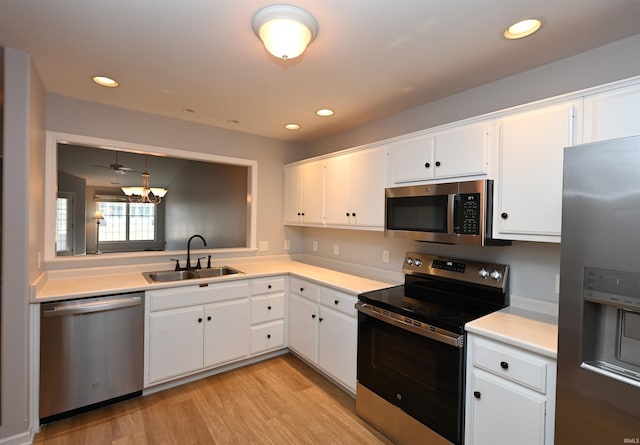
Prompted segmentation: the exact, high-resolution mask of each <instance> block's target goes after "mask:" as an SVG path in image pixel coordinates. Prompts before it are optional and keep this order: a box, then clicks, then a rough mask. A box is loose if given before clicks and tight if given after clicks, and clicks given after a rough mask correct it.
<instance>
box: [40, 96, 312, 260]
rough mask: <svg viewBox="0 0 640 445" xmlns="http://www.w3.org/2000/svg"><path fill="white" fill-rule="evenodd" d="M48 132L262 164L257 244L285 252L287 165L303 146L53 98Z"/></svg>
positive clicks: (295, 242) (297, 246) (297, 247)
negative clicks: (285, 182) (284, 220)
mask: <svg viewBox="0 0 640 445" xmlns="http://www.w3.org/2000/svg"><path fill="white" fill-rule="evenodd" d="M47 130H51V131H57V132H64V133H72V134H78V135H85V136H91V137H97V138H105V139H112V140H118V141H125V142H133V143H139V144H145V145H151V146H159V147H166V148H172V149H177V150H186V151H193V152H201V153H208V154H216V155H222V156H231V157H235V158H243V159H252V160H256V161H258V224H257V225H258V227H257V240H258V241H268V242H269V251H268V252H260V253H259V254H261V255H264V254H266V255H272V254H282V253H284V229H283V227H282V203H283V193H284V192H283V180H284V178H283V176H284V173H283V166H284V164H286V163H288V162H292V161H295V160H298V159H301V158H302V157H304V156H303V153H304V149H305V147H304V146H303V145H302V144H297V143H291V142H283V141H278V140H275V139H268V138H264V137H259V136H253V135H248V134H242V133H238V132H234V131H230V130H225V129H221V128H216V127H210V126H206V125H201V124H194V123H190V122H186V121H179V120H176V119H170V118H165V117H160V116H153V115H150V114H145V113H140V112H136V111H131V110H125V109H121V108H116V107H112V106H107V105H100V104H97V103H92V102H87V101H82V100H77V99H71V98H67V97H62V96H57V95H52V94H50V95H48V97H47ZM185 242H186V239H185ZM291 249H292V251H301V250H302V245H301V242H300V239H292V240H291Z"/></svg>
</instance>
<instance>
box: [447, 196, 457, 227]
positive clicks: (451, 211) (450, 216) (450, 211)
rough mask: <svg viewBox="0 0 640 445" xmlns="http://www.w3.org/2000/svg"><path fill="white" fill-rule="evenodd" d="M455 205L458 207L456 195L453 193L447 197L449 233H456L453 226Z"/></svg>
mask: <svg viewBox="0 0 640 445" xmlns="http://www.w3.org/2000/svg"><path fill="white" fill-rule="evenodd" d="M455 207H456V195H455V193H451V194H449V195H448V199H447V233H448V234H449V235H455V232H454V229H453V226H454V223H455V215H454V212H455Z"/></svg>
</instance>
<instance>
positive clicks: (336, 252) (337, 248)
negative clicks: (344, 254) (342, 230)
mask: <svg viewBox="0 0 640 445" xmlns="http://www.w3.org/2000/svg"><path fill="white" fill-rule="evenodd" d="M333 254H334V255H340V246H339V245H337V244H334V245H333Z"/></svg>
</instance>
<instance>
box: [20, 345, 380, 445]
mask: <svg viewBox="0 0 640 445" xmlns="http://www.w3.org/2000/svg"><path fill="white" fill-rule="evenodd" d="M33 443H34V445H68V444H74V445H82V444H87V445H89V444H90V445H103V444H104V445H107V444H109V445H125V444H127V445H128V444H132V445H134V444H135V445H142V444H153V445H155V444H158V445H168V444H180V445H186V444H242V445H249V444H274V445H286V444H295V445H300V444H322V445H326V444H341V445H343V444H374V445H375V444H385V445H388V444H390V442H388V441H387V440H386V439H384V438H383V437H382V436H380V435H379V434H378V433H377V432H376V431H375V430H373V429H372V428H371V427H370V426H369V425H368V424H366V423H365V422H364V421H362V420H361V419H360V418H359V417H357V416H356V414H355V400H354V399H353V398H351V397H349V396H348V395H347V394H345V393H344V392H343V391H341V390H340V389H338V388H337V387H335V386H334V385H333V384H332V383H330V382H329V381H328V380H326V379H325V378H324V377H322V376H321V375H320V374H318V373H316V372H315V371H313V370H312V369H311V368H310V367H308V366H307V365H306V364H304V363H303V362H301V361H300V360H298V359H297V358H295V357H294V356H292V355H291V354H287V355H283V356H280V357H276V358H274V359H270V360H267V361H264V362H261V363H257V364H254V365H250V366H246V367H244V368H240V369H237V370H234V371H229V372H226V373H224V374H220V375H216V376H212V377H209V378H206V379H202V380H199V381H197V382H193V383H188V384H186V385H182V386H180V387H177V388H172V389H168V390H166V391H162V392H159V393H155V394H151V395H148V396H144V397H138V398H136V399H131V400H128V401H124V402H121V403H118V404H115V405H111V406H107V407H104V408H101V409H98V410H95V411H91V412H88V413H84V414H79V415H76V416H74V417H71V418H68V419H64V420H60V421H58V422H54V423H50V424H48V425H45V426H43V427H42V431H41V432H40V433H38V434H37V435H36V436H35V438H34V441H33Z"/></svg>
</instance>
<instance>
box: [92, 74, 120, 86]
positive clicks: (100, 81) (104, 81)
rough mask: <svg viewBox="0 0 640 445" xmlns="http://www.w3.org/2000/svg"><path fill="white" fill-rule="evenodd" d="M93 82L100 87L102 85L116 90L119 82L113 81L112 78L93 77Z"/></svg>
mask: <svg viewBox="0 0 640 445" xmlns="http://www.w3.org/2000/svg"><path fill="white" fill-rule="evenodd" d="M93 81H94V82H95V83H97V84H98V85H102V86H103V87H109V88H115V87H117V86H118V82H116V81H115V80H113V79H112V78H111V77H106V76H93Z"/></svg>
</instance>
